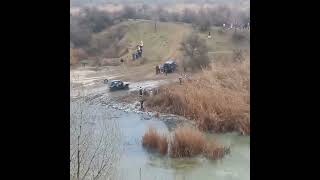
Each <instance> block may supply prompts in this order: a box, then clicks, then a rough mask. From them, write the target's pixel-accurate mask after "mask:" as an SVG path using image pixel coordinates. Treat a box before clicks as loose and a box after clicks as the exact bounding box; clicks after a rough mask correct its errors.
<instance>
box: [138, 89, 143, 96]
mask: <svg viewBox="0 0 320 180" xmlns="http://www.w3.org/2000/svg"><path fill="white" fill-rule="evenodd" d="M139 94H140V96H141V97H142V94H143V90H142V87H140V89H139Z"/></svg>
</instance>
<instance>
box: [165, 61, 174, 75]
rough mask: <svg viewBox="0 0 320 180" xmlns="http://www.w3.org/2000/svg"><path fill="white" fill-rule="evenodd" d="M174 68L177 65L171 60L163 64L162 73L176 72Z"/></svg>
mask: <svg viewBox="0 0 320 180" xmlns="http://www.w3.org/2000/svg"><path fill="white" fill-rule="evenodd" d="M176 67H177V63H176V62H174V61H172V60H170V61H167V62H165V63H164V64H163V70H164V72H168V73H172V72H174V71H175V70H176Z"/></svg>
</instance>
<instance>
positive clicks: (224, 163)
mask: <svg viewBox="0 0 320 180" xmlns="http://www.w3.org/2000/svg"><path fill="white" fill-rule="evenodd" d="M100 106H101V105H100ZM103 110H105V111H106V112H107V113H109V114H112V117H113V118H115V119H116V120H117V123H118V127H119V128H120V129H119V130H120V131H121V133H120V134H121V138H119V139H121V143H120V144H121V146H122V147H121V149H122V151H120V152H119V153H120V160H119V162H118V163H116V164H117V169H118V170H117V173H118V178H117V179H132V180H135V179H137V180H139V179H140V174H139V171H140V168H141V179H145V180H150V179H164V180H171V179H172V180H173V179H185V180H187V179H196V180H202V179H219V180H224V179H225V180H227V179H237V180H242V179H243V180H248V179H250V176H249V174H250V168H249V167H250V147H249V146H250V140H249V137H244V136H238V135H237V134H234V133H228V134H213V135H212V134H210V135H208V137H209V138H212V137H215V138H217V139H218V141H219V142H220V143H223V144H225V145H230V146H231V154H230V155H228V156H226V157H225V158H223V159H222V160H219V161H210V160H207V159H206V158H204V157H202V156H198V157H195V158H187V159H172V158H169V157H167V156H160V155H159V154H157V153H152V152H147V151H146V150H145V149H144V148H143V147H142V145H141V138H142V136H143V134H144V132H145V131H146V130H147V129H148V127H155V128H156V129H158V130H159V131H161V132H169V129H171V128H170V126H172V124H170V123H166V122H167V121H165V120H166V117H162V118H161V117H160V119H158V118H155V117H152V116H149V115H147V114H145V113H142V112H141V113H134V112H124V111H122V110H116V109H113V108H110V107H108V106H103ZM171 118H172V117H171ZM170 121H173V120H172V119H171V120H170Z"/></svg>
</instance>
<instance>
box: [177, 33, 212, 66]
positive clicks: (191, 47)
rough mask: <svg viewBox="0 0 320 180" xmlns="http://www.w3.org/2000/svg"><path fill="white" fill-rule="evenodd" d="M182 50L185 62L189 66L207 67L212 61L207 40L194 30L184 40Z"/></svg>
mask: <svg viewBox="0 0 320 180" xmlns="http://www.w3.org/2000/svg"><path fill="white" fill-rule="evenodd" d="M181 50H182V51H183V54H184V61H185V62H184V64H185V66H187V67H191V68H192V69H194V68H197V69H199V68H204V67H207V66H208V65H209V63H210V61H209V57H208V48H207V45H206V42H205V40H204V39H201V38H200V37H199V35H198V34H196V33H194V32H193V33H191V34H190V35H189V36H187V37H186V38H185V39H184V40H183V42H182V43H181Z"/></svg>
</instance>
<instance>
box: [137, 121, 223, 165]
mask: <svg viewBox="0 0 320 180" xmlns="http://www.w3.org/2000/svg"><path fill="white" fill-rule="evenodd" d="M142 145H143V146H144V147H145V148H148V149H151V150H155V151H158V152H159V153H160V154H162V155H165V154H167V153H168V154H169V156H170V157H173V158H182V157H193V156H196V155H199V154H204V155H205V156H206V157H207V158H208V159H213V160H216V159H220V158H222V157H224V155H225V154H227V153H228V150H229V149H226V148H225V147H224V146H222V145H220V144H219V143H217V142H216V141H212V140H211V141H209V142H207V140H206V138H205V136H204V134H203V133H202V132H201V131H199V130H198V129H195V128H190V127H178V128H176V129H175V131H174V132H173V136H172V137H171V138H170V140H169V138H168V137H167V136H166V135H160V134H159V133H158V132H157V131H156V130H155V129H154V128H149V129H148V131H147V132H146V133H145V134H144V136H143V138H142ZM168 146H169V147H170V148H169V149H168Z"/></svg>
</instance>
